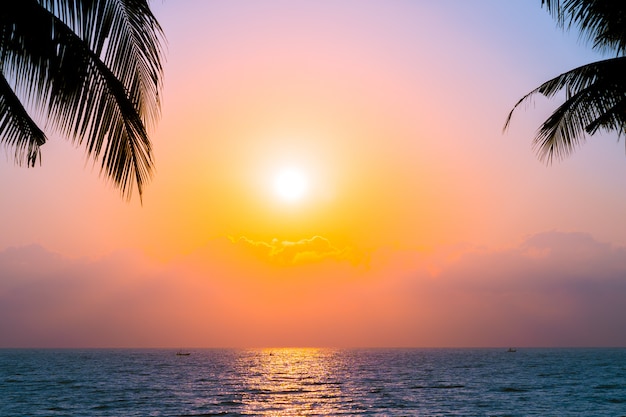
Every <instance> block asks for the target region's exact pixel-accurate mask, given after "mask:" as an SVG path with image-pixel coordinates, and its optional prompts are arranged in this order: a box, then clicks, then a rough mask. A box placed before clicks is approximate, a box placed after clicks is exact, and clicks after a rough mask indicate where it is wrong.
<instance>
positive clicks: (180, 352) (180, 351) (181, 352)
mask: <svg viewBox="0 0 626 417" xmlns="http://www.w3.org/2000/svg"><path fill="white" fill-rule="evenodd" d="M189 355H191V352H183V351H182V350H179V351H178V352H176V356H189Z"/></svg>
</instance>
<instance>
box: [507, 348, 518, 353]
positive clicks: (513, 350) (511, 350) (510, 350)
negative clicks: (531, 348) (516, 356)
mask: <svg viewBox="0 0 626 417" xmlns="http://www.w3.org/2000/svg"><path fill="white" fill-rule="evenodd" d="M507 352H509V353H514V352H517V349H515V348H509V350H507Z"/></svg>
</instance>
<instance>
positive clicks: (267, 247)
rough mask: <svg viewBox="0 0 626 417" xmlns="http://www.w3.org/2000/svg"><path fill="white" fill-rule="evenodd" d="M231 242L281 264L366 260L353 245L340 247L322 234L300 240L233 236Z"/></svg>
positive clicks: (358, 261) (356, 262) (356, 261)
mask: <svg viewBox="0 0 626 417" xmlns="http://www.w3.org/2000/svg"><path fill="white" fill-rule="evenodd" d="M231 242H233V243H234V244H236V245H238V246H241V247H244V248H245V249H246V250H248V251H250V252H252V253H254V254H255V255H257V256H259V257H262V258H265V259H267V260H269V261H271V262H273V263H277V264H280V265H298V264H305V263H311V262H319V261H322V260H325V259H334V260H337V261H344V260H347V261H350V262H351V263H353V264H358V263H361V262H362V261H363V260H364V256H363V254H361V253H359V252H358V251H357V250H356V249H354V248H351V247H344V248H338V247H336V246H333V244H332V243H331V242H330V241H329V240H328V239H326V238H324V237H322V236H313V237H311V238H309V239H301V240H298V241H295V242H293V241H289V240H278V239H273V240H272V241H271V242H269V243H268V242H264V241H255V240H252V239H248V238H247V237H245V236H244V237H240V238H238V239H233V238H231Z"/></svg>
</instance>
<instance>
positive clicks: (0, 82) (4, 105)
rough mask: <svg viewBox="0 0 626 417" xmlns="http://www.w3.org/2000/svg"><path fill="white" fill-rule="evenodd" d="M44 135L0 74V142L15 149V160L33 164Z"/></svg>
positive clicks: (44, 137) (39, 152) (20, 162)
mask: <svg viewBox="0 0 626 417" xmlns="http://www.w3.org/2000/svg"><path fill="white" fill-rule="evenodd" d="M45 142H46V135H45V134H44V132H43V131H42V130H41V129H40V128H39V126H37V124H36V123H35V122H34V121H33V120H32V119H31V117H30V116H29V115H28V112H26V109H25V108H24V106H23V105H22V103H21V102H20V100H19V98H18V97H17V96H16V95H15V93H14V92H13V90H12V89H11V86H10V85H9V83H8V82H7V80H6V78H4V76H3V75H2V74H0V143H3V144H4V145H5V146H7V147H10V148H14V149H15V162H16V163H17V164H18V165H22V164H24V163H26V165H28V166H34V165H35V163H36V162H37V159H38V158H39V157H40V155H41V150H40V148H39V147H40V146H41V145H43V144H44V143H45Z"/></svg>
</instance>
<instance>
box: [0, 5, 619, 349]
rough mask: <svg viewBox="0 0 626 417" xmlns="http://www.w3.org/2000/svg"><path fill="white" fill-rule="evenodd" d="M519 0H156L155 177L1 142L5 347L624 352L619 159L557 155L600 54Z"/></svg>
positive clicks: (609, 151) (606, 139)
mask: <svg viewBox="0 0 626 417" xmlns="http://www.w3.org/2000/svg"><path fill="white" fill-rule="evenodd" d="M540 3H541V2H540V1H539V0H536V1H528V0H511V1H506V2H505V1H500V0H479V1H472V2H467V1H461V0H442V1H436V2H435V1H415V0H384V1H383V0H332V1H331V0H324V1H305V0H297V1H294V0H282V1H280V0H263V1H249V0H248V1H243V0H221V1H218V0H215V1H204V0H179V1H174V0H165V1H156V2H152V8H153V10H154V13H155V15H156V17H157V19H158V20H159V22H160V23H161V25H162V27H163V30H164V32H165V35H166V38H167V47H166V64H165V75H164V90H163V105H162V117H161V119H160V122H159V123H158V125H157V126H156V127H155V128H153V129H152V131H151V138H152V141H153V145H154V152H155V159H156V173H155V176H154V178H153V180H152V182H151V183H150V184H149V185H148V187H147V189H146V191H145V194H144V196H143V203H140V201H139V199H138V198H137V196H136V195H135V198H133V199H132V200H131V201H130V202H127V201H126V200H124V199H123V198H122V197H121V196H120V194H119V192H118V191H117V190H115V189H114V188H113V187H112V186H111V185H110V184H109V183H107V182H106V180H105V179H104V178H103V177H101V176H100V175H99V170H98V167H97V166H95V167H94V166H93V163H92V162H85V161H86V157H85V153H84V151H83V149H76V148H74V147H73V145H72V144H71V143H70V142H68V141H66V140H65V139H64V138H62V137H60V136H54V135H51V140H50V141H49V143H47V144H46V145H45V146H44V147H43V148H42V161H43V162H42V165H41V166H37V167H35V168H30V169H28V168H24V167H18V166H15V165H14V164H13V159H12V155H13V154H12V151H11V150H8V151H7V150H6V149H0V155H2V157H1V158H0V195H1V196H2V197H1V198H0V347H175V348H179V347H244V346H245V347H248V346H249V347H270V346H337V347H345V346H354V347H364V346H381V347H386V346H416V347H432V346H437V347H439V346H442V347H443V346H450V347H452V346H465V347H471V346H506V347H508V346H517V347H523V346H626V302H624V300H626V221H625V220H624V216H625V215H626V151H625V144H624V141H623V139H622V140H621V141H619V142H618V140H617V139H618V138H617V135H611V134H605V135H602V136H597V137H593V138H590V139H589V140H588V142H587V143H586V144H585V145H584V146H583V147H581V148H580V149H578V150H577V152H575V153H574V154H573V155H572V156H571V157H569V158H567V159H565V160H563V161H560V162H556V163H554V164H552V165H551V166H546V165H545V164H543V163H542V162H540V161H539V160H538V158H537V156H536V154H535V153H534V151H533V149H532V138H533V136H534V133H535V131H536V130H537V128H538V127H539V125H540V123H541V122H542V121H543V120H544V119H545V118H546V117H547V116H548V115H549V114H550V112H551V110H552V109H554V108H555V106H556V105H557V104H558V102H557V101H549V100H544V99H542V98H541V97H538V98H537V100H536V101H535V105H534V106H529V107H528V108H521V109H520V110H519V111H518V112H516V113H515V114H514V116H513V120H512V124H511V126H510V128H509V129H508V130H507V131H506V132H503V131H502V128H503V125H504V122H505V120H506V116H507V114H508V112H509V111H510V109H511V108H512V106H513V105H514V104H515V103H516V102H517V100H518V99H519V98H521V97H522V96H523V95H524V94H526V93H527V92H528V91H530V90H532V89H533V88H535V87H536V86H538V85H539V84H541V82H543V81H546V80H548V79H550V78H552V77H554V76H556V75H558V74H560V73H562V72H564V71H566V70H569V69H571V68H574V67H576V66H579V65H582V64H585V63H587V62H590V61H593V60H598V59H601V58H603V56H602V55H599V54H598V53H596V52H593V51H591V48H590V46H589V45H588V44H585V43H584V42H581V40H580V39H579V37H578V33H577V32H575V31H572V32H563V31H562V30H560V29H559V28H558V27H557V26H556V24H555V22H554V20H553V19H552V18H551V16H550V15H549V13H547V12H546V11H545V10H544V9H542V8H541V7H540Z"/></svg>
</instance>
